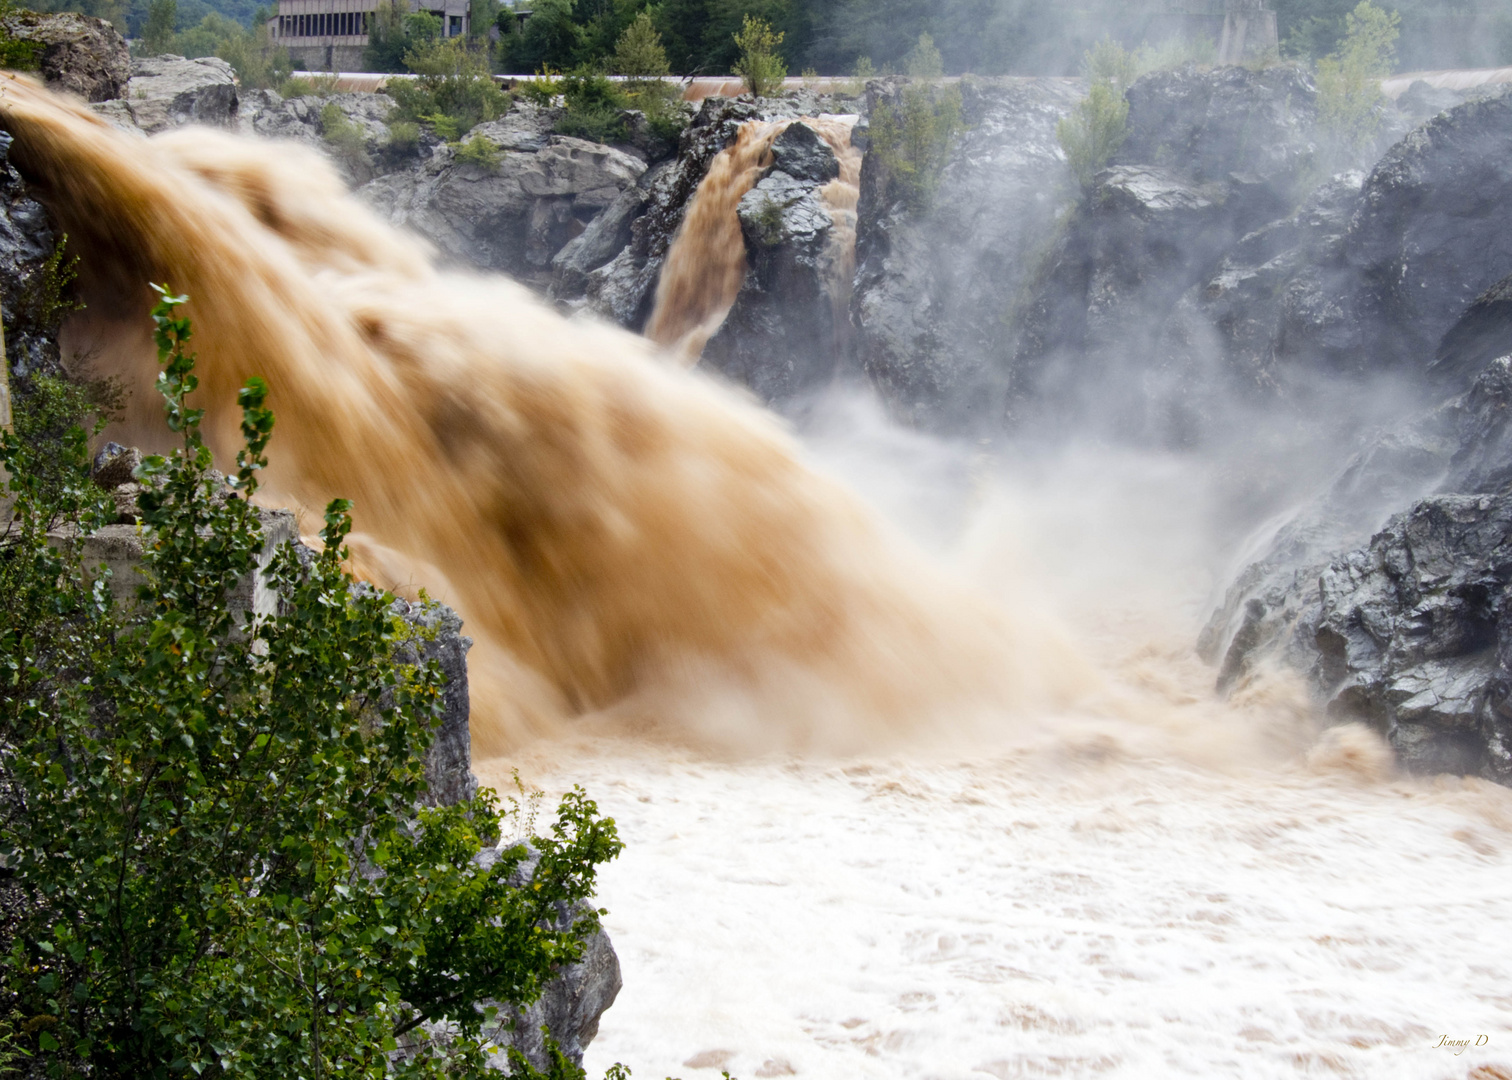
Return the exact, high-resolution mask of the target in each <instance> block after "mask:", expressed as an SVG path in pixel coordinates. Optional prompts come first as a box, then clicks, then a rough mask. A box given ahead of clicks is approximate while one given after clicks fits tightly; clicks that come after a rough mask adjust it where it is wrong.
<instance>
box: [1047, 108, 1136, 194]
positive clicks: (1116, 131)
mask: <svg viewBox="0 0 1512 1080" xmlns="http://www.w3.org/2000/svg"><path fill="white" fill-rule="evenodd" d="M1128 122H1129V100H1128V98H1126V97H1124V95H1123V91H1122V90H1120V89H1119V88H1118V87H1116V86H1115V85H1113V84H1112V83H1109V82H1095V83H1093V84H1092V88H1091V90H1090V91H1088V93H1087V96H1086V97H1085V98H1083V99H1082V100H1081V102H1080V103H1079V104H1078V105H1077V106H1076V108H1075V110H1073V111H1072V113H1071V115H1070V116H1067V117H1064V118H1062V119H1061V121H1060V123H1058V124H1056V125H1055V137H1056V139H1057V140H1059V142H1060V145H1061V149H1062V150H1063V151H1065V154H1066V164H1067V165H1069V166H1070V167H1071V175H1072V176H1074V177H1076V181H1077V183H1079V184H1080V185H1081V186H1082V188H1083V190H1089V189H1090V188H1091V187H1092V178H1093V177H1094V176H1096V175H1097V174H1098V172H1100V171H1101V170H1102V168H1103V166H1105V165H1107V163H1108V160H1109V159H1110V158H1111V157H1112V156H1113V155H1114V154H1115V153H1117V152H1118V148H1119V147H1120V146H1122V145H1123V141H1124V138H1125V136H1127V134H1128Z"/></svg>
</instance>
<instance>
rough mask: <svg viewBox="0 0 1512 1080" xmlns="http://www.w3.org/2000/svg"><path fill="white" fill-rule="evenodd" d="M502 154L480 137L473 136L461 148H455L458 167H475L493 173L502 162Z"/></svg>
mask: <svg viewBox="0 0 1512 1080" xmlns="http://www.w3.org/2000/svg"><path fill="white" fill-rule="evenodd" d="M503 157H504V152H503V151H502V150H500V149H499V147H498V146H497V145H495V144H494V143H492V142H489V141H488V140H487V139H485V138H483V136H481V135H474V136H473V137H472V138H470V139H468V140H467V141H466V142H465V143H463V144H462V145H461V146H459V147H457V163H458V164H459V165H476V166H477V167H478V168H480V169H484V170H487V171H488V172H494V171H495V170H496V169H498V167H499V162H500V161H501V160H503Z"/></svg>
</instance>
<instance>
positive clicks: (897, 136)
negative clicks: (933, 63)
mask: <svg viewBox="0 0 1512 1080" xmlns="http://www.w3.org/2000/svg"><path fill="white" fill-rule="evenodd" d="M964 130H965V124H964V123H963V122H962V120H961V92H960V90H959V89H957V88H956V87H954V86H938V85H934V84H932V83H930V82H923V83H921V82H914V83H911V84H909V85H908V86H905V87H904V88H903V91H902V93H901V95H900V96H899V99H898V101H897V102H896V103H893V102H886V101H884V102H880V103H878V105H877V106H876V108H875V109H873V110H872V117H871V153H873V154H875V155H876V157H877V160H878V162H879V163H880V164H881V166H882V168H883V170H884V171H885V175H886V177H887V180H886V183H887V191H888V195H889V197H892V198H902V199H904V200H906V201H907V202H908V203H909V204H910V205H912V206H914V207H916V208H919V209H923V208H925V207H927V206H928V205H929V204H930V202H931V201H932V200H933V198H934V193H935V190H936V189H937V188H938V187H939V183H940V176H941V174H942V173H943V172H944V169H945V162H946V161H947V160H948V159H949V157H950V151H951V148H952V147H953V146H954V145H955V142H956V139H957V138H959V137H960V134H961V132H962V131H964Z"/></svg>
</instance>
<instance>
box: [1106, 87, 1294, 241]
mask: <svg viewBox="0 0 1512 1080" xmlns="http://www.w3.org/2000/svg"><path fill="white" fill-rule="evenodd" d="M1316 97H1317V91H1316V90H1315V89H1314V87H1313V85H1312V83H1311V81H1310V80H1309V79H1308V78H1307V76H1306V74H1304V73H1303V72H1302V71H1301V70H1300V69H1298V68H1295V67H1291V66H1280V65H1277V66H1274V67H1268V68H1264V69H1262V70H1260V71H1252V70H1250V69H1249V68H1244V67H1220V68H1214V69H1211V70H1207V71H1199V70H1198V69H1197V68H1196V67H1195V66H1193V65H1188V66H1186V67H1184V68H1181V69H1178V70H1176V71H1159V72H1152V73H1151V74H1149V75H1146V76H1144V77H1143V78H1141V79H1139V80H1137V81H1136V82H1135V83H1134V85H1133V86H1131V87H1130V88H1129V91H1128V99H1129V121H1128V135H1127V137H1126V138H1125V139H1124V143H1123V146H1122V147H1121V148H1120V149H1119V151H1118V153H1117V155H1116V156H1115V157H1114V159H1113V162H1112V164H1114V165H1120V164H1123V165H1136V164H1145V165H1156V166H1161V167H1164V168H1169V169H1174V170H1177V171H1179V172H1180V173H1181V174H1182V175H1183V176H1184V177H1186V178H1187V179H1189V180H1193V181H1196V182H1198V183H1207V182H1210V181H1217V180H1222V181H1232V180H1234V179H1236V178H1235V176H1234V174H1239V181H1240V182H1241V183H1243V182H1245V180H1246V179H1247V180H1248V181H1250V182H1256V181H1258V182H1259V183H1260V184H1261V185H1263V187H1264V188H1265V190H1266V192H1267V193H1268V194H1270V196H1271V197H1272V199H1273V200H1274V205H1277V206H1285V205H1286V204H1287V203H1288V202H1290V201H1292V200H1293V197H1294V196H1295V195H1296V194H1297V193H1298V185H1299V184H1300V183H1302V182H1304V179H1305V170H1306V167H1307V166H1308V165H1310V164H1311V162H1312V159H1313V157H1314V156H1315V154H1316V153H1317V150H1318V146H1317V135H1316V127H1317V108H1316V105H1315V100H1316ZM1259 194H1260V193H1259V192H1256V193H1255V195H1259ZM1266 216H1268V217H1269V216H1274V215H1266Z"/></svg>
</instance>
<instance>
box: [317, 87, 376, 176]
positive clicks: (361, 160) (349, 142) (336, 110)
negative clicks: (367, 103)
mask: <svg viewBox="0 0 1512 1080" xmlns="http://www.w3.org/2000/svg"><path fill="white" fill-rule="evenodd" d="M320 136H321V138H323V139H324V140H325V142H326V145H327V146H329V147H330V148H331V152H332V153H333V154H334V155H335V156H336V158H337V159H338V160H339V161H343V162H345V163H346V164H348V165H353V166H360V165H368V164H371V161H370V160H369V158H368V155H367V135H366V134H365V133H364V132H363V130H362V128H361V127H359V126H358V125H357V124H354V123H353V122H352V121H351V120H350V119H349V118H348V117H347V114H346V113H344V112H342V111H341V106H340V105H338V104H336V103H335V102H334V101H328V102H326V103H325V104H324V105H322V106H321V107H320Z"/></svg>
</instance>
